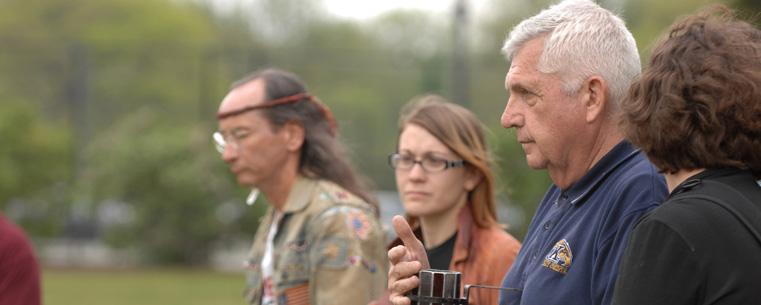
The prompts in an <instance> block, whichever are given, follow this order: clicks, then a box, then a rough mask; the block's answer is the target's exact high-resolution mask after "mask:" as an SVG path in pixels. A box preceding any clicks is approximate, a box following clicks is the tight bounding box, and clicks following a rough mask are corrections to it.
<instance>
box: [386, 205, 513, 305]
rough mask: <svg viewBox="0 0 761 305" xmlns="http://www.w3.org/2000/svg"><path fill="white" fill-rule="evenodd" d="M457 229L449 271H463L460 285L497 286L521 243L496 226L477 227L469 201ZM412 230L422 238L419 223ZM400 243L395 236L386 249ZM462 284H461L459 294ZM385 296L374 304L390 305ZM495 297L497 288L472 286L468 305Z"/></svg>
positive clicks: (485, 303) (478, 304)
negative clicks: (475, 287)
mask: <svg viewBox="0 0 761 305" xmlns="http://www.w3.org/2000/svg"><path fill="white" fill-rule="evenodd" d="M457 229H458V233H457V240H456V241H455V246H454V252H453V253H452V261H451V262H450V263H449V270H452V271H457V272H460V273H461V274H462V286H463V287H464V286H465V285H486V286H496V287H499V286H500V285H501V284H502V278H503V277H505V274H507V270H509V269H510V266H512V265H513V261H514V260H515V257H516V256H517V255H518V250H520V248H521V243H520V242H519V241H518V240H517V239H515V237H513V236H512V235H510V234H509V233H507V232H505V231H504V230H502V229H500V228H498V227H493V228H481V227H479V226H478V225H477V224H476V222H475V220H474V219H473V213H472V211H471V208H470V204H466V205H465V207H464V208H463V209H462V211H460V214H459V215H458V216H457ZM413 231H414V232H415V236H417V238H418V239H420V240H421V241H422V240H423V234H422V231H421V230H420V226H419V225H416V226H415V227H414V228H413ZM401 244H402V241H401V239H399V238H396V239H395V240H394V241H392V242H391V243H390V244H388V246H386V248H388V249H391V248H393V247H396V246H398V245H401ZM463 287H460V289H461V291H460V295H461V296H462V295H463V293H462V288H463ZM388 298H389V293H388V291H386V293H385V294H384V295H383V296H382V297H381V298H380V299H379V300H378V303H377V304H379V305H387V304H391V302H390V301H389V299H388ZM498 298H499V290H497V289H472V290H471V291H470V297H469V304H476V305H493V304H497V299H498Z"/></svg>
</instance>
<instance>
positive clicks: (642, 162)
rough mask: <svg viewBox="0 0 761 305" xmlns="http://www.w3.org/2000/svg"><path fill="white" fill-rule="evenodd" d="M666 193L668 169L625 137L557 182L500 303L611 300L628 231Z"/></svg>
mask: <svg viewBox="0 0 761 305" xmlns="http://www.w3.org/2000/svg"><path fill="white" fill-rule="evenodd" d="M667 195H668V189H667V187H666V181H665V179H664V177H663V175H661V174H659V173H658V170H657V169H656V168H655V167H654V166H653V165H652V164H651V163H650V162H649V161H648V160H647V158H646V157H645V155H644V154H643V153H641V152H640V151H638V150H635V149H634V148H633V147H632V146H631V145H630V144H629V143H628V142H626V141H622V142H621V143H619V144H618V145H616V147H614V148H613V149H612V150H611V151H610V152H608V153H607V154H606V155H605V156H604V157H603V158H602V159H601V160H600V161H599V162H598V163H597V164H595V166H594V167H593V168H592V169H591V170H590V171H589V172H587V173H586V174H585V175H584V176H583V177H582V178H581V179H580V180H579V181H577V182H576V183H575V184H574V185H573V186H571V187H570V188H569V189H567V190H561V189H560V188H558V187H557V186H555V185H552V186H551V187H550V189H549V190H548V191H547V194H546V195H545V197H544V199H543V200H542V202H541V203H540V204H539V207H538V209H537V211H536V214H535V215H534V219H533V220H532V221H531V225H530V227H529V231H528V234H527V235H526V240H525V241H524V244H523V247H522V248H521V250H520V253H518V257H517V258H516V260H515V262H514V263H513V266H512V268H511V269H510V271H508V273H507V275H506V276H505V278H504V279H503V281H502V287H508V288H521V289H523V291H522V292H516V291H501V292H500V300H499V304H500V305H508V304H541V305H549V304H580V305H581V304H583V305H590V304H610V301H611V298H612V296H613V287H614V286H615V280H616V277H617V275H618V268H619V265H620V261H621V256H622V254H623V251H624V249H625V247H626V242H627V237H628V233H629V230H630V229H631V227H632V226H633V225H634V223H635V222H636V221H637V220H638V219H639V218H640V217H641V216H643V215H645V214H647V213H648V212H649V211H651V210H652V209H654V208H655V207H657V206H658V205H659V204H660V203H661V202H663V201H664V200H665V198H666V196H667Z"/></svg>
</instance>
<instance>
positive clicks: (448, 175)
mask: <svg viewBox="0 0 761 305" xmlns="http://www.w3.org/2000/svg"><path fill="white" fill-rule="evenodd" d="M398 153H399V154H401V155H403V156H410V157H412V158H414V159H416V160H422V159H424V158H428V157H435V158H441V159H446V160H457V159H460V157H458V156H457V155H456V154H455V153H454V152H452V151H451V150H450V149H449V148H448V147H446V146H445V145H444V144H443V143H441V141H439V140H438V139H436V137H434V136H433V135H432V134H430V133H429V132H428V131H426V130H425V129H423V128H422V127H420V126H418V125H414V124H409V125H407V126H405V127H404V130H403V131H402V133H401V134H400V135H399V152H398ZM466 172H467V169H466V167H465V166H459V167H452V168H448V169H446V170H444V171H442V172H438V173H428V172H426V171H425V170H423V168H422V166H421V165H420V164H415V165H414V166H413V167H412V169H409V170H400V169H397V170H396V187H397V190H398V191H399V196H400V197H401V198H402V203H403V204H404V209H405V212H406V213H407V214H408V215H411V216H417V217H433V216H436V215H440V214H443V213H445V212H447V211H451V210H452V209H457V211H459V209H460V208H461V207H462V205H464V204H465V203H466V201H467V195H468V192H469V191H471V190H473V188H474V187H475V184H476V182H477V180H474V178H473V177H472V176H473V175H471V174H470V173H466Z"/></svg>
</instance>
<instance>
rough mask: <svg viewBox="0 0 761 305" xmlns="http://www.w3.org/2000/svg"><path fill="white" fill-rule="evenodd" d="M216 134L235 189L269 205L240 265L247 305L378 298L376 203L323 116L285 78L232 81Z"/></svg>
mask: <svg viewBox="0 0 761 305" xmlns="http://www.w3.org/2000/svg"><path fill="white" fill-rule="evenodd" d="M216 117H217V119H218V120H219V131H218V132H216V133H214V141H215V144H216V146H217V149H218V150H219V151H220V153H221V154H222V160H223V161H224V162H225V163H227V164H228V165H229V166H230V171H232V172H233V173H234V174H235V175H236V177H237V180H238V183H239V184H241V185H245V186H248V187H251V188H253V189H254V191H252V196H249V200H248V201H249V202H250V203H252V202H253V201H254V200H255V199H256V198H255V196H256V195H257V194H258V193H259V192H261V194H263V195H264V197H266V199H267V202H269V208H268V209H267V212H266V215H265V217H264V218H263V219H262V221H261V223H260V224H259V229H258V230H257V232H256V235H255V237H254V245H253V247H252V248H251V251H250V252H249V254H248V256H247V258H246V260H245V262H244V264H245V267H246V271H247V287H246V290H245V296H246V298H247V300H248V302H249V303H251V304H263V305H268V304H362V305H364V304H367V303H368V302H370V301H372V300H375V299H377V298H378V297H380V295H381V294H382V293H383V292H384V290H385V289H384V287H385V284H386V276H387V274H386V270H387V264H388V262H387V260H386V251H385V248H384V238H385V235H384V232H383V229H382V227H381V224H380V220H379V218H378V214H379V210H378V204H377V201H376V200H375V199H374V198H373V196H372V195H371V194H370V192H368V191H367V190H366V189H365V188H364V187H363V186H362V185H361V183H360V182H359V179H360V177H359V176H358V175H357V174H356V173H355V172H354V171H353V169H352V166H351V164H350V162H349V157H348V154H347V150H346V148H345V147H344V146H343V145H341V143H340V142H339V141H338V140H337V138H336V136H337V132H338V126H337V124H336V121H335V119H334V118H333V116H332V115H331V114H330V110H329V109H328V108H327V107H325V105H323V104H322V103H320V102H319V101H318V100H317V98H316V97H314V96H312V95H310V94H309V93H307V91H306V88H305V85H304V84H303V83H302V82H301V80H299V78H298V77H297V76H295V75H293V74H291V73H288V72H285V71H281V70H276V69H267V70H261V71H257V72H254V73H253V74H251V75H249V76H247V77H245V78H243V79H241V80H239V81H237V82H235V83H234V84H233V85H232V90H231V91H230V92H229V93H228V94H227V96H226V97H225V98H224V100H222V103H221V105H220V106H219V112H218V113H217V115H216Z"/></svg>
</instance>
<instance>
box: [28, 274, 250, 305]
mask: <svg viewBox="0 0 761 305" xmlns="http://www.w3.org/2000/svg"><path fill="white" fill-rule="evenodd" d="M42 285H43V286H42V297H43V303H44V304H46V305H106V304H108V305H127V304H129V305H138V304H139V305H153V304H155V305H159V304H161V305H175V304H176V305H209V304H214V305H233V304H237V305H241V304H246V302H245V301H244V299H243V295H242V292H243V288H244V285H245V276H244V275H243V274H242V273H240V274H238V273H221V272H215V271H211V270H196V269H189V270H184V269H138V270H124V271H122V270H108V271H104V270H69V269H66V270H61V269H50V268H46V269H43V270H42Z"/></svg>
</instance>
